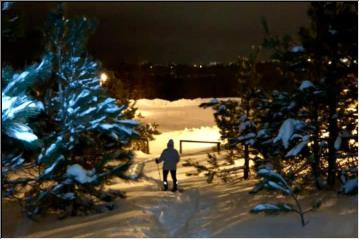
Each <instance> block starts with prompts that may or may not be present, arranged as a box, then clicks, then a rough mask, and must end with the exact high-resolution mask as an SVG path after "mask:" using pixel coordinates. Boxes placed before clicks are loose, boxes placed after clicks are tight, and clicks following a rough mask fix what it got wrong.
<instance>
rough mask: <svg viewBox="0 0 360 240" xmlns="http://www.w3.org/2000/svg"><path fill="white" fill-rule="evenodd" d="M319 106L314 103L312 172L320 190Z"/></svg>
mask: <svg viewBox="0 0 360 240" xmlns="http://www.w3.org/2000/svg"><path fill="white" fill-rule="evenodd" d="M318 110H319V109H318V104H317V102H316V100H315V102H314V108H313V110H312V112H313V120H314V122H313V125H314V127H315V131H314V145H313V154H314V155H313V159H312V162H311V168H312V172H313V176H314V180H315V186H316V188H317V189H318V190H320V189H321V184H320V179H319V177H320V175H319V163H320V154H319V151H320V148H319V122H318V117H319V116H318Z"/></svg>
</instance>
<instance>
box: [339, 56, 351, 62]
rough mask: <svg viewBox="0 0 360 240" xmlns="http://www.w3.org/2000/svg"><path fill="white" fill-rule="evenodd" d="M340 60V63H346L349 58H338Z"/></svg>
mask: <svg viewBox="0 0 360 240" xmlns="http://www.w3.org/2000/svg"><path fill="white" fill-rule="evenodd" d="M340 61H341V62H342V63H347V62H348V61H349V59H348V58H346V57H345V58H340Z"/></svg>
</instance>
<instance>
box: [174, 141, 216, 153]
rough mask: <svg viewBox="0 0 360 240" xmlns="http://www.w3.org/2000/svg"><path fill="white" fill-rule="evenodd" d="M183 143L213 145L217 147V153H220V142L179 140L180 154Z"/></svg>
mask: <svg viewBox="0 0 360 240" xmlns="http://www.w3.org/2000/svg"><path fill="white" fill-rule="evenodd" d="M184 142H190V143H213V144H216V145H217V151H218V152H220V142H209V141H196V140H180V154H181V153H182V152H183V147H182V144H183V143H184Z"/></svg>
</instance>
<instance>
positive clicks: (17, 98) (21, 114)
mask: <svg viewBox="0 0 360 240" xmlns="http://www.w3.org/2000/svg"><path fill="white" fill-rule="evenodd" d="M50 71H51V64H50V59H49V58H46V57H45V58H44V59H43V61H42V62H41V63H40V64H34V65H32V66H29V67H27V68H26V69H25V70H24V71H21V72H15V71H14V70H13V69H12V68H11V67H9V66H5V67H3V69H2V78H1V84H2V92H1V102H2V109H1V119H2V127H1V138H2V152H1V173H2V192H3V193H4V196H6V197H15V196H16V195H17V192H18V191H17V190H18V187H19V186H20V188H21V186H22V185H23V184H26V183H27V182H28V181H30V179H28V178H26V177H23V176H13V175H14V174H13V173H14V172H15V171H17V170H19V169H22V168H24V166H25V165H26V167H30V168H31V167H33V166H34V164H33V161H32V159H31V158H32V155H33V154H34V152H36V150H38V149H39V148H40V147H41V145H42V141H41V140H40V139H39V138H38V136H37V135H36V133H34V131H33V126H32V124H31V122H32V121H31V119H34V117H35V116H37V115H38V114H39V113H40V112H42V111H43V110H44V106H43V103H42V102H41V101H38V100H37V99H35V98H34V97H33V96H31V94H30V91H31V87H32V86H34V85H35V84H36V83H37V82H39V81H42V80H44V79H46V78H47V77H49V75H50ZM15 175H16V174H15Z"/></svg>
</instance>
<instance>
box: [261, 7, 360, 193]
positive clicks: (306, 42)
mask: <svg viewBox="0 0 360 240" xmlns="http://www.w3.org/2000/svg"><path fill="white" fill-rule="evenodd" d="M309 16H310V18H311V22H312V23H311V25H310V27H307V28H305V27H303V28H300V31H299V33H300V34H299V36H300V42H301V43H300V44H293V45H291V41H280V38H279V37H272V36H268V38H267V40H266V41H265V43H266V44H267V46H268V47H271V48H273V49H274V50H275V51H274V55H273V57H274V58H276V59H277V60H280V62H281V63H282V66H281V67H282V70H283V75H284V78H286V77H287V76H292V79H291V78H288V79H290V80H291V82H294V83H297V84H296V85H297V86H299V85H301V84H302V83H304V84H305V83H306V82H304V81H303V79H309V80H310V82H312V83H314V84H315V85H316V86H317V87H318V90H319V91H318V93H316V94H311V95H312V96H310V95H309V94H307V96H305V95H304V94H303V95H302V97H309V99H308V100H309V101H308V100H307V99H302V100H301V99H300V98H301V96H300V95H299V97H300V98H298V100H300V101H299V103H300V105H301V106H302V107H304V108H306V111H307V113H306V114H305V115H307V116H301V115H299V117H301V118H303V119H307V122H310V124H311V125H312V127H313V131H312V133H311V134H312V138H313V139H314V140H311V141H310V145H311V151H312V153H311V154H310V155H309V156H310V157H311V159H312V160H311V161H312V169H313V170H312V171H313V174H314V176H315V179H317V177H316V176H317V175H319V171H320V172H321V171H323V170H324V169H323V167H319V165H321V161H322V159H326V160H327V164H326V165H327V171H326V174H327V183H328V185H330V186H332V185H334V183H335V175H336V172H338V167H339V164H341V163H344V158H343V157H342V156H345V155H348V154H347V153H346V151H348V150H349V149H347V150H346V145H348V144H347V142H348V141H350V138H352V139H353V140H351V142H352V143H353V144H352V145H353V146H356V140H355V139H354V137H356V134H357V131H356V130H355V128H356V127H355V128H354V126H355V125H356V122H353V123H355V124H348V123H349V122H350V121H351V120H350V119H352V118H357V116H355V115H356V111H352V112H351V111H349V108H352V107H349V106H350V105H348V107H345V105H347V104H344V103H345V102H347V103H350V102H352V104H351V106H355V105H356V104H357V100H356V99H357V94H356V93H355V92H356V91H357V90H356V89H357V71H356V68H357V56H356V54H355V53H356V48H357V39H356V31H357V28H356V27H353V24H352V21H355V19H356V18H357V10H356V6H355V5H354V4H353V3H326V4H319V3H313V4H311V6H310V9H309ZM288 40H290V39H289V38H288ZM354 54H355V55H354ZM349 86H351V87H349ZM350 89H354V92H353V93H350V92H351V90H350ZM320 92H321V93H320ZM306 111H305V112H306ZM303 112H304V111H303ZM345 112H347V113H345ZM342 113H345V114H342ZM298 114H301V112H299V113H298ZM340 116H341V117H340ZM347 128H348V129H349V130H350V129H352V130H350V131H348V130H345V129H347ZM344 130H345V131H344ZM350 132H352V133H350ZM325 133H326V134H328V137H325V139H324V137H323V136H325ZM343 136H345V138H344V139H345V141H344V142H343V143H344V145H343V146H341V144H339V143H340V142H342V141H341V140H342V139H343ZM349 137H350V138H349ZM322 140H326V142H327V143H325V142H324V141H322ZM324 143H325V144H324ZM340 147H341V148H342V150H340V151H339V149H340ZM344 150H345V152H344ZM325 152H326V153H327V156H325V155H324V153H325ZM337 159H338V160H337ZM346 161H347V160H346V159H345V162H346ZM351 161H352V160H351ZM316 185H317V187H320V186H319V182H318V181H316Z"/></svg>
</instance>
